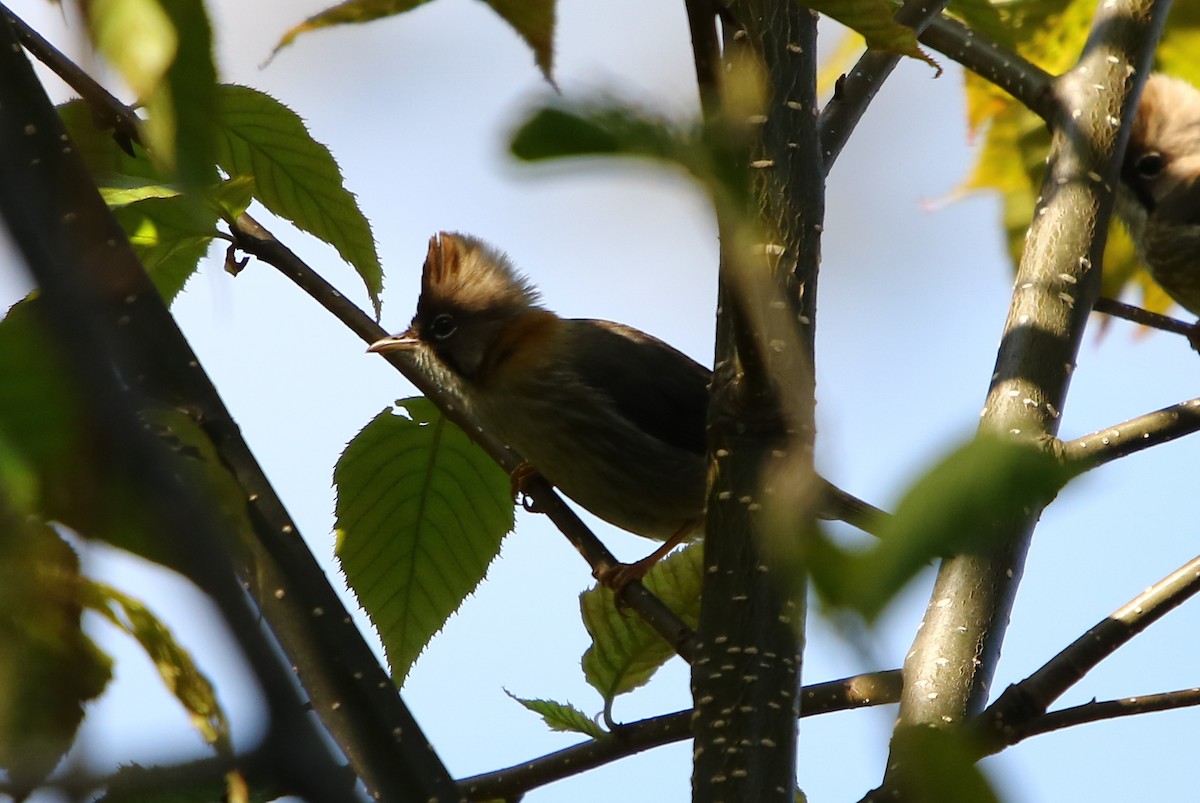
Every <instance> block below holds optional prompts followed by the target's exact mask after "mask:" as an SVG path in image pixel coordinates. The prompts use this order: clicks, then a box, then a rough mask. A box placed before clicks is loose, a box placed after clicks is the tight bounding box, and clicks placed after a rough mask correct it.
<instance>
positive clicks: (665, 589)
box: [579, 544, 704, 703]
mask: <svg viewBox="0 0 1200 803" xmlns="http://www.w3.org/2000/svg"><path fill="white" fill-rule="evenodd" d="M703 554H704V553H703V551H702V550H701V548H700V546H699V544H692V545H690V546H687V547H684V548H683V549H680V550H677V551H675V552H672V553H671V554H670V555H668V556H667V557H666V558H664V559H663V560H661V561H659V562H658V564H657V565H655V566H654V568H652V569H651V570H650V571H649V572H648V573H647V574H646V577H645V580H643V582H644V584H645V586H646V588H647V589H648V590H649V591H650V593H652V594H654V595H655V596H657V597H658V598H659V599H661V600H662V601H663V602H664V603H665V604H666V605H667V607H668V608H670V609H671V610H673V611H675V613H676V615H678V616H679V617H680V618H681V619H682V620H683V621H684V622H686V623H687V624H688V626H690V627H693V628H694V627H695V626H696V623H697V622H698V621H699V619H700V585H701V578H702V574H703ZM579 608H580V611H581V613H582V614H583V624H584V626H585V627H586V628H587V631H588V634H589V635H591V637H592V646H590V647H588V649H587V652H585V653H584V654H583V674H584V676H585V678H586V679H587V682H588V683H589V684H591V686H592V687H593V688H594V689H596V691H598V692H600V694H601V696H603V697H604V700H605V702H606V703H609V702H611V701H612V700H613V698H614V697H616V696H617V695H618V694H624V693H626V692H628V691H632V690H633V689H636V688H638V687H639V686H642V685H644V684H645V683H646V682H647V681H649V680H650V678H651V677H652V676H653V675H654V673H655V672H657V671H658V668H659V667H660V666H662V665H663V664H664V663H666V662H667V660H668V659H670V658H672V657H674V656H675V650H674V649H673V647H672V646H671V645H670V644H667V643H666V642H665V641H663V638H662V636H660V635H658V633H656V632H654V630H652V629H651V628H650V626H649V625H647V624H646V623H645V622H644V621H642V620H641V619H640V618H638V617H636V616H630V615H629V614H628V613H626V612H624V611H621V610H619V609H618V608H617V606H616V604H615V602H614V601H613V593H612V592H611V591H609V590H608V589H607V588H603V587H599V586H597V587H595V588H592V589H589V590H588V591H585V592H583V593H582V594H580V595H579Z"/></svg>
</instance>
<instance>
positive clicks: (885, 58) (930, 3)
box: [817, 0, 949, 175]
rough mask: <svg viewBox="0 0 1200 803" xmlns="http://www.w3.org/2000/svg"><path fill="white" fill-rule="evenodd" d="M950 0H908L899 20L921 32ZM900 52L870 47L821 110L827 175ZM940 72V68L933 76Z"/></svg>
mask: <svg viewBox="0 0 1200 803" xmlns="http://www.w3.org/2000/svg"><path fill="white" fill-rule="evenodd" d="M948 2H949V0H906V2H905V3H904V5H903V6H901V7H900V10H899V11H897V12H896V17H895V19H896V22H899V23H901V24H903V25H907V26H908V27H910V28H912V29H914V30H915V31H916V32H917V33H918V34H920V33H921V31H923V30H924V29H925V28H926V26H928V25H929V24H930V22H931V21H932V20H934V19H936V18H937V17H938V16H939V15H940V14H941V13H942V9H943V8H945V7H946V4H947V3H948ZM899 61H900V56H898V55H896V54H894V53H885V52H883V51H880V50H868V51H867V52H866V53H864V54H863V55H862V57H861V58H859V60H858V63H857V64H855V65H854V69H852V70H851V71H850V72H849V73H847V74H846V75H844V76H842V80H841V81H840V82H839V83H838V88H837V91H836V93H835V94H834V96H833V98H832V99H831V100H830V101H829V102H828V103H827V104H825V108H824V109H822V110H821V117H820V119H818V120H817V128H818V129H819V130H820V132H821V134H820V135H821V155H822V157H824V165H825V175H829V171H830V170H832V169H833V163H834V162H835V161H837V158H838V155H839V154H841V152H842V148H843V147H845V145H846V141H847V140H848V139H850V134H851V133H852V132H853V131H854V128H855V126H857V125H858V121H859V120H861V119H862V116H863V113H865V112H866V110H867V106H869V105H870V104H871V101H872V100H874V99H875V95H876V93H878V92H879V90H880V89H882V88H883V82H884V81H886V80H887V77H888V76H889V75H891V74H892V70H894V69H895V68H896V64H898V63H899ZM938 75H941V70H940V69H939V70H938V71H937V73H935V76H934V77H937V76H938Z"/></svg>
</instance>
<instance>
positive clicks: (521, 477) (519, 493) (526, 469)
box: [508, 463, 542, 513]
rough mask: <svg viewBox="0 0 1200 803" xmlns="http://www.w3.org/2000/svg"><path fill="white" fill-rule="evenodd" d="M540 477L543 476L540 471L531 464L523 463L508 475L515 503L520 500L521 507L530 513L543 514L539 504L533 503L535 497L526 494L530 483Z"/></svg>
mask: <svg viewBox="0 0 1200 803" xmlns="http://www.w3.org/2000/svg"><path fill="white" fill-rule="evenodd" d="M540 476H541V474H539V473H538V470H537V469H536V468H534V467H533V465H532V464H530V463H521V464H520V465H519V466H517V467H516V468H514V469H513V470H512V473H511V474H509V475H508V480H509V483H510V484H509V488H510V490H511V491H512V499H513V501H514V502H516V501H517V500H518V499H519V500H520V501H521V507H523V508H525V509H526V510H528V511H529V512H530V513H541V512H542V511H541V508H539V507H538V506H537V502H535V501H533V497H531V496H529V494H527V493H526V492H525V489H526V488H528V487H529V483H530V481H532V480H533V479H534V478H535V477H540Z"/></svg>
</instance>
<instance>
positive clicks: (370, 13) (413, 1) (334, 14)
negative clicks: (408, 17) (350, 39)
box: [271, 0, 429, 57]
mask: <svg viewBox="0 0 1200 803" xmlns="http://www.w3.org/2000/svg"><path fill="white" fill-rule="evenodd" d="M428 2H429V0H346V2H344V3H338V4H337V5H336V6H330V7H329V8H327V9H325V10H324V11H321V12H318V13H316V14H314V15H312V16H311V17H309V18H308V19H306V20H305V21H304V22H302V23H300V24H299V25H296V26H293V27H292V28H289V29H288V30H287V32H286V33H284V35H283V37H282V38H281V39H280V40H279V42H278V43H277V44H276V45H275V48H274V50H272V51H271V56H272V57H274V56H275V54H276V53H278V52H279V51H280V50H283V49H284V48H285V47H287V46H288V45H290V44H291V43H292V42H294V41H296V37H297V36H299V35H300V34H302V33H308V32H309V31H316V30H320V29H321V28H329V27H332V26H334V25H345V24H348V23H363V22H373V21H374V20H377V19H381V18H383V17H392V16H395V15H397V14H403V13H404V12H406V11H412V10H413V9H414V8H417V7H419V6H423V5H425V4H426V3H428Z"/></svg>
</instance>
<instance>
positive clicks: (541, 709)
mask: <svg viewBox="0 0 1200 803" xmlns="http://www.w3.org/2000/svg"><path fill="white" fill-rule="evenodd" d="M504 693H505V694H507V695H508V696H509V697H511V698H513V699H514V700H516V701H517V702H518V703H520V704H521V705H523V706H525V707H526V708H527V709H529V710H530V711H532V712H533V713H535V714H537V715H538V716H540V717H541V718H542V721H543V722H545V723H546V725H547V727H549V728H550V730H552V731H564V732H567V733H582V734H583V735H584V736H590V737H592V738H593V739H599V738H600V737H602V736H606V735H608V734H607V733H606V731H605V730H604V728H601V727H600V726H599V725H597V724H596V723H595V721H594V720H592V718H591V717H589V716H588V715H587V714H585V713H583V712H582V711H580V710H579V709H578V708H576V707H575V706H573V705H571V704H569V703H559V702H555V701H554V700H533V699H526V698H524V697H518V696H517V695H515V694H513V693H512V692H510V691H507V690H506V691H505V692H504Z"/></svg>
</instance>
